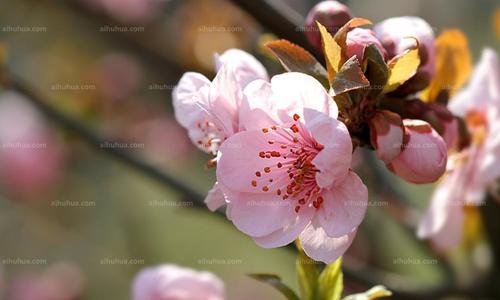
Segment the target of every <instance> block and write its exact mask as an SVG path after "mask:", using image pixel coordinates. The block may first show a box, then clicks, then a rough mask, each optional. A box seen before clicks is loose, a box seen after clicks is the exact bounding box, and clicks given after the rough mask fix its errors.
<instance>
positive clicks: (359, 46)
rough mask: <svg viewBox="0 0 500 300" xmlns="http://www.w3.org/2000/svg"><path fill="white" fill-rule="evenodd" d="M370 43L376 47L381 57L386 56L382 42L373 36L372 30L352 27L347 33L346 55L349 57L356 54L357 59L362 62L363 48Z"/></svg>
mask: <svg viewBox="0 0 500 300" xmlns="http://www.w3.org/2000/svg"><path fill="white" fill-rule="evenodd" d="M372 44H373V45H375V47H377V49H378V51H379V52H380V54H381V55H382V57H383V58H385V57H387V53H386V51H385V49H384V47H382V43H380V41H379V40H378V39H377V38H376V37H375V34H374V33H373V31H372V30H370V29H364V28H354V29H353V30H351V31H349V33H348V34H347V56H348V57H349V58H350V57H352V56H353V55H356V57H357V58H358V61H359V62H362V61H363V54H364V52H365V48H366V47H368V46H370V45H372Z"/></svg>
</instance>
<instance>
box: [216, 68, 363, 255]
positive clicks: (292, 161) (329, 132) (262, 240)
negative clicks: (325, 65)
mask: <svg viewBox="0 0 500 300" xmlns="http://www.w3.org/2000/svg"><path fill="white" fill-rule="evenodd" d="M244 94H245V98H244V102H243V104H242V106H241V108H240V125H241V127H242V128H244V129H245V131H241V132H239V133H236V134H234V135H232V136H231V137H229V138H228V139H227V140H226V141H225V142H224V143H222V145H221V147H220V149H219V152H220V158H219V162H218V165H217V180H218V183H219V188H221V189H222V191H223V192H224V194H225V196H226V201H227V205H228V210H227V214H228V217H229V218H230V219H231V220H232V222H233V223H234V225H235V226H236V227H237V228H238V229H239V230H241V231H242V232H244V233H246V234H248V235H249V236H251V237H252V238H253V239H254V240H255V242H256V243H257V244H259V245H260V246H262V247H266V248H273V247H280V246H283V245H286V244H289V243H290V242H292V241H293V240H295V239H296V238H297V237H299V239H300V240H301V242H302V246H303V248H304V251H305V252H306V253H307V254H308V255H309V256H311V257H312V258H313V259H315V260H319V261H323V262H326V263H329V262H332V261H334V260H336V259H337V258H338V257H340V256H341V255H342V254H343V253H344V252H345V251H346V249H347V248H348V247H349V245H350V244H351V242H352V240H353V238H354V236H355V234H356V229H357V227H358V225H359V224H360V223H361V221H362V219H363V217H364V214H365V212H366V206H367V202H368V193H367V189H366V187H365V185H364V184H363V183H362V181H361V179H360V178H359V177H358V176H357V175H356V174H355V173H354V172H352V171H351V170H350V166H351V159H352V141H351V138H350V135H349V132H348V130H347V128H346V126H345V125H344V124H343V123H342V122H340V121H338V120H337V116H338V109H337V106H336V104H335V102H334V101H332V99H331V97H330V96H329V95H328V93H327V92H326V91H325V89H324V88H323V86H322V85H321V84H320V83H319V82H318V81H317V80H315V79H314V78H313V77H311V76H308V75H305V74H302V73H285V74H282V75H277V76H274V77H273V78H272V80H271V83H269V82H267V81H264V80H256V81H254V82H252V83H250V84H249V85H248V86H247V87H246V88H245V91H244Z"/></svg>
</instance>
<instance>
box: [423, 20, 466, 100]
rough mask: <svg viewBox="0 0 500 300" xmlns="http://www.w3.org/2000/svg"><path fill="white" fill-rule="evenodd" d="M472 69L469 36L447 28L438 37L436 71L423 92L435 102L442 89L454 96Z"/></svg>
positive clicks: (426, 98) (426, 97)
mask: <svg viewBox="0 0 500 300" xmlns="http://www.w3.org/2000/svg"><path fill="white" fill-rule="evenodd" d="M471 69H472V65H471V55H470V51H469V46H468V42H467V37H466V36H465V34H463V33H462V32H461V31H460V30H458V29H452V30H446V31H444V32H443V33H441V35H440V36H439V37H438V38H437V39H436V73H435V75H434V78H433V79H432V81H431V83H430V84H429V86H428V87H427V89H425V90H424V91H423V92H422V94H421V98H422V100H424V101H426V102H434V101H436V99H437V98H438V95H439V94H440V93H441V92H442V91H447V92H448V95H450V96H452V95H453V94H454V93H455V92H457V91H458V90H459V89H460V88H461V87H462V85H463V84H464V83H465V82H466V81H467V79H468V78H469V75H470V72H471Z"/></svg>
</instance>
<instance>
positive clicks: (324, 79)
mask: <svg viewBox="0 0 500 300" xmlns="http://www.w3.org/2000/svg"><path fill="white" fill-rule="evenodd" d="M265 46H266V47H267V48H268V49H269V50H271V52H272V53H273V54H274V55H275V56H276V58H278V60H279V61H280V63H281V65H282V66H283V67H284V68H285V70H287V71H288V72H301V73H305V74H308V75H311V76H313V77H314V78H316V79H317V80H318V81H320V82H321V83H322V84H323V85H325V86H326V87H329V84H328V74H327V72H326V70H325V68H324V67H323V66H322V65H321V64H320V63H319V62H318V61H317V60H316V59H315V58H314V56H312V55H311V53H309V52H308V51H307V50H305V49H304V48H302V47H300V46H297V45H295V44H293V43H291V42H289V41H287V40H277V41H271V42H268V43H266V44H265Z"/></svg>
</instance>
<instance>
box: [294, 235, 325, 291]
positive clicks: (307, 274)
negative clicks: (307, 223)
mask: <svg viewBox="0 0 500 300" xmlns="http://www.w3.org/2000/svg"><path fill="white" fill-rule="evenodd" d="M298 248H299V255H298V256H297V260H296V261H295V265H296V268H297V276H298V281H299V288H300V294H301V296H302V297H301V299H302V300H315V299H316V294H317V285H318V276H319V272H318V268H317V267H316V264H317V262H316V261H314V260H312V259H310V258H309V257H308V256H307V255H306V254H305V253H304V251H302V249H301V248H300V245H298Z"/></svg>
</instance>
